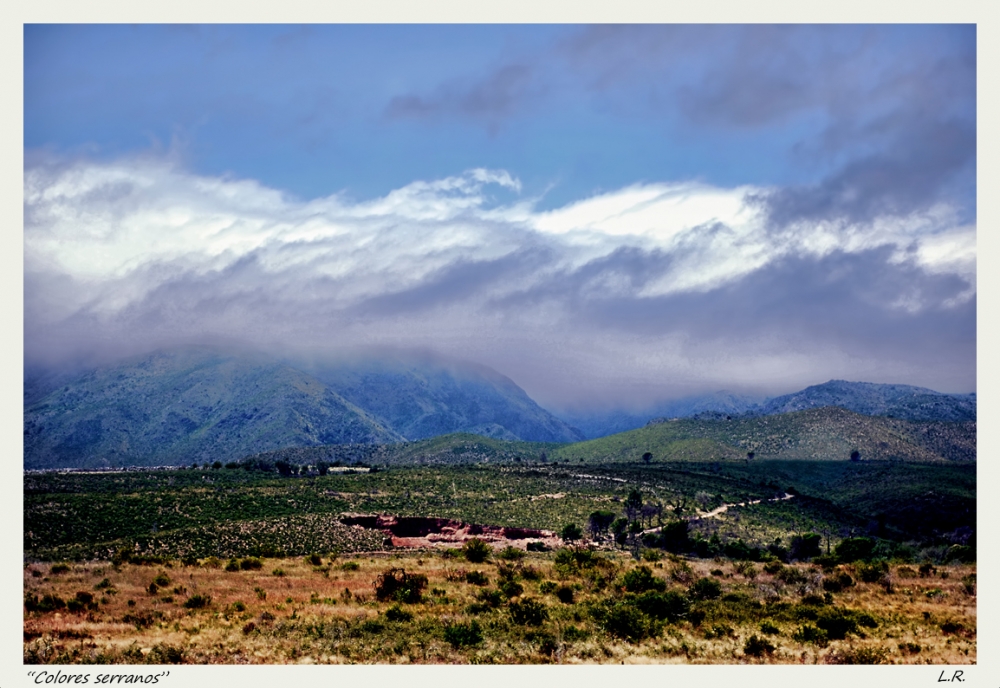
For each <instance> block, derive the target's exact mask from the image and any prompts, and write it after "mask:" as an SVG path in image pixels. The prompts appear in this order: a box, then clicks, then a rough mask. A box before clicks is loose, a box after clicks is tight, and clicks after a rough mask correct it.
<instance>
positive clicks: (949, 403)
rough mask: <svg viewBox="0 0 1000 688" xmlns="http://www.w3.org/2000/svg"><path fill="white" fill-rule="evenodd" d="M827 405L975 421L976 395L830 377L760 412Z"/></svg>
mask: <svg viewBox="0 0 1000 688" xmlns="http://www.w3.org/2000/svg"><path fill="white" fill-rule="evenodd" d="M823 406H840V407H842V408H845V409H849V410H851V411H854V412H855V413H862V414H864V415H867V416H889V417H892V418H901V419H903V420H913V421H974V420H976V395H975V394H942V393H941V392H935V391H934V390H931V389H925V388H923V387H911V386H910V385H880V384H874V383H871V382H847V381H845V380H830V381H829V382H826V383H824V384H822V385H813V386H812V387H806V388H805V389H803V390H802V391H800V392H795V393H793V394H786V395H784V396H780V397H774V398H772V399H768V400H767V401H766V402H765V403H763V404H762V405H761V406H760V408H759V409H756V410H755V412H756V413H761V414H765V415H769V414H774V413H788V412H789V411H801V410H803V409H809V408H821V407H823Z"/></svg>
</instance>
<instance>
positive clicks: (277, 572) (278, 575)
mask: <svg viewBox="0 0 1000 688" xmlns="http://www.w3.org/2000/svg"><path fill="white" fill-rule="evenodd" d="M271 575H272V576H275V577H276V578H283V577H284V575H285V569H282V568H277V569H274V570H273V571H271Z"/></svg>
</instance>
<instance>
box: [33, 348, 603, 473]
mask: <svg viewBox="0 0 1000 688" xmlns="http://www.w3.org/2000/svg"><path fill="white" fill-rule="evenodd" d="M303 368H305V369H303ZM24 399H25V410H24V467H25V468H51V467H69V466H79V467H87V466H102V465H110V466H122V465H155V464H177V463H188V462H191V461H198V462H203V461H206V460H207V461H216V460H220V461H228V460H230V459H235V458H240V457H243V456H247V455H250V454H260V453H263V452H268V451H274V450H279V449H286V448H289V447H314V446H322V445H342V444H381V443H391V442H400V441H403V440H404V439H412V440H417V439H424V438H429V437H434V436H437V435H443V434H446V433H452V432H466V433H474V434H477V435H483V436H486V437H492V438H495V439H501V440H530V441H541V442H572V441H577V440H580V439H583V435H582V434H581V433H580V432H579V431H578V430H576V429H574V428H572V427H570V426H568V425H567V424H566V423H564V422H563V421H561V420H559V419H558V418H556V417H555V416H553V415H551V414H550V413H548V412H547V411H545V410H544V409H542V408H541V407H539V406H538V404H536V403H535V402H534V401H532V400H531V398H529V397H528V395H527V394H526V393H525V392H524V390H522V389H521V388H520V387H518V386H517V385H516V384H514V382H512V381H511V380H510V379H509V378H506V377H504V376H503V375H500V374H499V373H497V372H496V371H493V370H491V369H489V368H486V367H482V366H475V365H471V364H462V363H456V362H452V361H446V360H442V359H435V358H433V357H430V356H422V357H420V356H408V357H404V356H402V355H398V354H397V355H394V356H389V357H383V358H379V359H368V360H361V361H358V360H355V361H351V362H344V361H341V362H339V363H336V364H331V363H326V364H317V363H315V362H314V363H309V364H305V363H295V362H287V361H279V360H277V359H275V358H271V357H268V356H266V355H263V354H259V353H245V352H233V351H227V350H220V349H213V348H204V347H186V348H178V349H171V350H164V351H159V352H157V353H154V354H151V355H148V356H142V357H137V358H133V359H129V360H127V361H122V362H119V363H117V364H114V365H110V366H103V367H98V368H93V369H90V370H89V371H86V372H84V373H82V374H76V375H67V374H65V373H55V372H51V371H44V370H31V371H27V370H26V371H25V389H24Z"/></svg>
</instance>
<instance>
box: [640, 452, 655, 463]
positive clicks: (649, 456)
mask: <svg viewBox="0 0 1000 688" xmlns="http://www.w3.org/2000/svg"><path fill="white" fill-rule="evenodd" d="M642 460H643V461H644V462H646V463H649V462H650V461H652V460H653V453H652V452H646V453H645V454H643V455H642Z"/></svg>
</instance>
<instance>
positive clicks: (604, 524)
mask: <svg viewBox="0 0 1000 688" xmlns="http://www.w3.org/2000/svg"><path fill="white" fill-rule="evenodd" d="M614 520H615V514H614V512H611V511H605V510H601V511H595V512H593V513H592V514H590V518H589V520H588V526H589V528H590V532H591V534H592V535H593V536H594V537H595V538H596V537H597V536H598V535H600V534H601V533H603V532H605V531H606V530H607V529H608V528H610V527H611V524H612V523H614Z"/></svg>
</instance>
